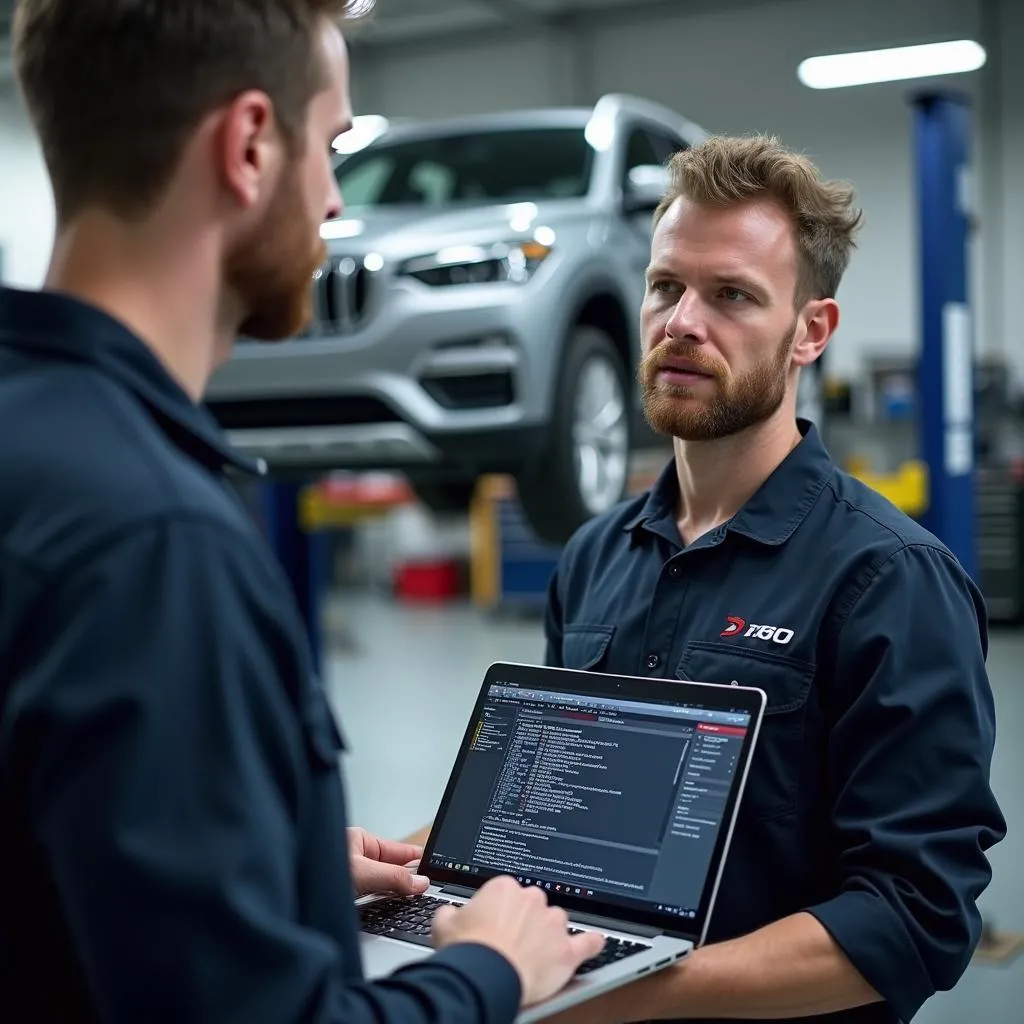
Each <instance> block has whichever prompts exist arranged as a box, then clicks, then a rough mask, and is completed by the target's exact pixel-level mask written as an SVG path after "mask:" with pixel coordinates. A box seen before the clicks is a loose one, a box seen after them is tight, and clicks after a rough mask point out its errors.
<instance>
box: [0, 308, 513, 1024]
mask: <svg viewBox="0 0 1024 1024" xmlns="http://www.w3.org/2000/svg"><path fill="white" fill-rule="evenodd" d="M0 435H2V437H3V441H2V443H0V837H2V838H0V1006H2V1009H0V1017H2V1018H3V1020H5V1021H8V1020H9V1021H11V1022H12V1024H13V1022H15V1021H18V1022H21V1021H47V1022H49V1021H54V1022H56V1021H60V1022H61V1024H80V1022H82V1024H84V1022H89V1024H100V1022H102V1024H139V1022H141V1021H145V1022H147V1024H165V1022H166V1024H234V1022H237V1024H300V1022H303V1024H314V1022H315V1024H370V1022H373V1024H384V1022H387V1024H427V1022H438V1024H440V1022H444V1024H456V1022H457V1024H477V1022H485V1021H486V1022H496V1024H497V1022H500V1024H505V1022H509V1021H511V1020H512V1019H513V1018H514V1016H515V1014H516V1010H517V1007H518V1003H519V998H520V988H519V980H518V976H517V975H516V972H515V971H514V970H513V968H512V967H511V965H509V964H508V962H507V961H506V960H504V959H503V958H502V957H500V956H499V955H498V954H497V953H495V952H493V951H492V950H490V949H488V948H485V947H483V946H477V945H462V946H458V947H453V948H450V949H448V950H446V951H444V952H441V953H440V954H438V955H436V956H434V957H432V958H431V959H430V960H429V961H426V962H423V963H421V964H419V965H417V966H413V967H409V968H407V969H405V970H403V971H400V972H399V973H397V974H396V975H394V976H393V977H392V978H391V979H389V980H387V981H383V982H379V983H376V984H367V983H365V982H364V980H363V975H362V968H361V963H360V956H359V940H358V933H357V930H356V917H355V911H354V906H353V888H352V882H351V878H350V874H349V863H348V853H347V848H346V833H345V824H346V822H345V806H344V802H343V797H342V787H341V783H340V778H339V772H338V756H339V751H340V750H341V747H342V743H341V739H340V736H339V733H338V730H337V727H336V725H335V722H334V719H333V718H332V715H331V711H330V709H329V707H328V704H327V701H326V699H325V697H324V694H323V692H322V690H321V689H320V687H319V685H318V684H317V682H316V680H315V678H314V675H313V672H312V671H311V664H310V656H309V652H308V650H307V645H306V640H305V633H304V630H303V628H302V625H301V623H300V620H299V617H298V614H297V612H296V610H295V607H294V606H293V602H292V597H291V593H290V590H289V584H288V581H287V580H286V579H285V578H284V577H283V574H282V573H281V572H280V571H279V570H278V568H277V565H276V562H275V560H274V558H273V557H272V555H271V553H270V552H269V550H268V549H267V548H266V547H265V546H264V544H263V542H262V539H261V537H260V535H259V533H258V531H257V530H256V529H255V528H254V525H253V523H252V522H251V520H250V518H249V516H248V515H247V513H246V512H245V510H244V509H243V507H242V505H241V503H240V502H239V501H238V500H237V498H236V496H235V492H234V490H233V489H232V488H231V486H230V485H229V484H228V482H227V480H226V477H225V470H226V469H227V468H229V467H237V468H240V469H248V468H251V467H250V466H249V464H248V463H245V462H243V461H242V460H241V459H240V458H239V457H238V456H236V455H235V454H233V453H232V452H231V451H230V450H229V448H228V447H227V445H226V444H225V441H224V439H223V438H222V436H221V435H220V433H219V431H218V430H217V428H216V426H215V425H214V424H213V422H212V420H211V419H209V418H208V416H207V415H206V414H205V413H204V412H203V411H202V410H201V409H200V408H199V407H197V406H196V405H195V404H194V403H193V402H191V401H190V400H189V398H188V397H187V395H186V394H185V393H184V391H182V390H181V389H180V388H179V387H178V386H177V384H176V383H175V382H174V381H173V379H172V378H171V377H170V376H169V375H168V374H167V373H166V372H165V371H164V369H163V367H162V365H161V364H160V363H159V362H158V361H157V359H156V358H155V357H154V356H153V355H152V354H151V352H150V350H149V349H148V348H147V347H145V346H144V345H143V344H142V343H141V342H140V341H139V339H137V338H136V337H135V336H133V335H132V334H131V333H130V332H129V331H128V330H126V329H125V328H124V327H122V326H120V325H119V324H118V323H116V322H115V321H114V320H112V319H110V318H109V317H107V316H106V315H104V314H103V313H101V312H99V311H98V310H96V309H93V308H91V307H88V306H86V305H85V304H82V303H80V302H78V301H76V300H73V299H71V298H68V297H58V296H56V295H52V294H51V295H46V294H37V293H27V292H20V291H15V290H11V289H6V290H0Z"/></svg>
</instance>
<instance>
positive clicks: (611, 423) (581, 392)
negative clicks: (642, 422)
mask: <svg viewBox="0 0 1024 1024" xmlns="http://www.w3.org/2000/svg"><path fill="white" fill-rule="evenodd" d="M629 379H630V378H629V375H628V371H627V368H626V366H625V364H624V362H623V360H622V356H621V355H619V352H618V349H616V347H615V344H614V342H613V341H612V339H611V338H610V337H609V336H608V335H607V334H605V332H604V331H602V330H600V329H598V328H596V327H577V328H575V329H574V330H573V332H572V334H571V335H570V337H569V341H568V343H567V345H566V347H565V354H564V357H563V360H562V367H561V372H560V374H559V379H558V384H557V387H556V390H555V398H554V402H553V405H552V415H551V420H550V423H549V426H548V446H547V450H546V453H545V455H544V456H543V457H542V458H541V459H540V460H538V463H537V464H536V465H534V466H532V467H530V468H529V469H527V470H524V471H523V472H521V473H520V474H519V475H518V477H517V480H516V483H517V486H518V491H519V503H520V505H521V506H522V509H523V511H524V513H525V514H526V518H527V520H528V521H529V523H530V526H531V528H532V529H533V532H534V533H535V534H536V535H537V537H538V539H540V540H542V541H544V542H547V543H549V544H564V543H565V542H566V541H567V540H568V539H569V538H570V537H571V536H572V534H573V533H575V532H576V530H577V529H579V527H580V526H582V525H583V523H585V522H586V521H587V520H588V519H592V518H593V517H594V516H596V515H600V514H601V513H602V512H605V511H607V510H608V509H609V508H612V507H613V506H614V505H616V504H618V503H619V502H620V501H621V500H622V499H623V498H624V497H625V495H626V488H627V484H628V481H629V453H630V450H631V442H632V434H633V430H632V410H631V408H630V388H629ZM602 395H605V396H606V397H607V401H604V402H602V398H601V396H602ZM598 409H600V410H602V411H603V418H602V417H600V416H596V415H594V414H595V413H596V412H597V411H598ZM588 422H589V425H588ZM588 467H589V471H588ZM596 467H600V471H599V472H596V473H595V472H594V470H595V468H596ZM584 477H588V478H589V480H590V481H591V482H592V483H594V484H595V486H593V487H588V486H587V485H586V484H585V483H584Z"/></svg>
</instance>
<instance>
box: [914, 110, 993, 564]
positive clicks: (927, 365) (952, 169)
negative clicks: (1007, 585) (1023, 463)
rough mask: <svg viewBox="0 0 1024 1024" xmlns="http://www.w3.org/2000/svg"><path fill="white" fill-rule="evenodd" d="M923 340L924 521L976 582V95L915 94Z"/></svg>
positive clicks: (920, 388)
mask: <svg viewBox="0 0 1024 1024" xmlns="http://www.w3.org/2000/svg"><path fill="white" fill-rule="evenodd" d="M913 106H914V141H915V149H916V157H917V182H918V218H919V228H918V238H919V246H920V267H921V285H920V287H921V293H920V294H921V319H920V331H921V348H920V362H919V364H918V429H919V445H920V447H921V454H922V458H923V460H924V462H925V463H926V464H927V466H928V493H929V502H928V511H927V513H926V515H925V517H924V519H923V522H924V526H925V527H926V528H927V529H928V530H930V531H931V532H932V533H934V534H935V535H936V536H937V537H938V538H939V540H941V541H942V542H943V543H944V544H945V545H946V546H947V547H948V548H949V549H950V550H951V551H952V552H953V554H954V555H955V556H956V557H957V558H958V559H959V561H960V563H961V564H962V565H963V567H964V569H965V571H966V572H967V573H968V574H969V575H970V576H971V577H972V579H974V580H977V553H976V540H975V536H976V527H975V511H974V507H975V477H974V454H975V447H974V444H975V442H974V389H975V382H974V370H975V359H974V330H973V320H972V317H971V303H970V297H969V294H968V284H967V279H968V258H967V242H968V236H969V232H970V230H971V219H972V216H973V210H972V208H971V203H972V200H973V190H972V187H971V183H972V180H973V178H972V174H971V108H970V100H969V99H968V98H966V97H964V96H960V95H958V94H950V93H929V94H925V95H919V96H915V97H914V100H913Z"/></svg>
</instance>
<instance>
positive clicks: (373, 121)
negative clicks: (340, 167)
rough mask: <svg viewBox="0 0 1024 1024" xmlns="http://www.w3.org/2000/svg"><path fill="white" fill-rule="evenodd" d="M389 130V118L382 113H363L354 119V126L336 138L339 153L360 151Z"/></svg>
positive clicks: (336, 148)
mask: <svg viewBox="0 0 1024 1024" xmlns="http://www.w3.org/2000/svg"><path fill="white" fill-rule="evenodd" d="M387 130H388V119H387V118H386V117H382V116H381V115H380V114H361V115H359V116H358V117H354V118H353V119H352V127H351V128H349V130H348V131H347V132H342V133H341V135H339V136H338V137H337V138H336V139H335V140H334V150H335V152H337V153H344V154H345V155H348V154H350V153H358V152H359V150H361V149H365V148H366V147H367V146H368V145H369V144H370V143H371V142H373V141H374V140H375V139H376V138H378V137H379V136H381V135H383V134H384V133H385V132H386V131H387Z"/></svg>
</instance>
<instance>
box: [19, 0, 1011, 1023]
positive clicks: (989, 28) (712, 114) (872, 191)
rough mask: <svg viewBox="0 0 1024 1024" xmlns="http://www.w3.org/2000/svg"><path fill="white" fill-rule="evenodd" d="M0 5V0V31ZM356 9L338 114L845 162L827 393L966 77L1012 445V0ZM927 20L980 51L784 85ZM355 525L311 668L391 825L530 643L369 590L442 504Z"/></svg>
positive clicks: (900, 336) (901, 286)
mask: <svg viewBox="0 0 1024 1024" xmlns="http://www.w3.org/2000/svg"><path fill="white" fill-rule="evenodd" d="M10 8H11V4H10V3H9V2H5V3H2V4H0V9H3V13H2V14H0V37H2V36H4V35H6V32H5V23H4V18H5V17H6V19H7V24H9V17H10ZM374 22H375V23H374V24H373V25H372V26H370V27H367V28H365V29H362V30H361V31H360V33H359V35H358V36H357V38H356V39H355V40H354V41H353V44H352V51H353V65H354V68H353V99H354V106H355V110H356V113H357V114H380V115H384V116H386V117H403V118H405V117H409V118H417V117H436V116H441V115H449V114H452V115H454V114H469V113H490V112H496V111H502V110H512V109H520V108H529V107H550V106H561V105H577V104H584V105H585V104H590V103H593V102H594V101H595V100H596V99H597V98H598V97H599V96H601V95H602V94H605V93H609V92H628V93H632V94H636V95H638V96H642V97H646V98H648V99H651V100H655V101H658V102H660V103H663V104H665V105H667V106H669V107H671V108H673V109H674V110H677V111H679V112H680V113H681V114H683V115H684V116H686V117H688V118H692V119H693V120H694V121H696V122H697V123H699V124H700V125H701V126H702V127H704V128H706V129H708V130H709V131H712V132H728V133H745V132H751V131H769V132H772V133H774V134H777V135H779V136H780V137H781V139H782V140H783V141H784V142H785V143H786V144H787V145H790V146H792V147H794V148H797V149H800V150H803V151H804V152H806V153H807V154H808V155H809V156H810V157H811V158H812V159H814V160H815V161H816V163H817V164H818V165H819V167H820V168H821V170H822V171H823V173H824V174H826V175H828V176H830V177H841V178H845V179H848V180H850V181H852V182H853V183H854V184H855V186H856V188H857V192H858V198H859V202H860V203H861V204H862V206H863V207H864V209H865V212H866V223H865V226H864V229H863V232H862V234H861V237H860V244H859V250H858V251H857V253H856V254H855V255H854V258H853V262H852V265H851V267H850V270H849V272H848V273H847V275H846V278H845V279H844V282H843V286H842V289H841V292H840V295H839V298H840V301H841V305H842V314H843V315H842V323H841V326H840V328H839V331H838V333H837V335H836V337H835V339H834V340H833V342H832V344H831V345H830V348H829V359H830V362H829V365H828V374H829V377H830V378H834V380H835V381H836V382H838V385H840V387H839V390H840V391H842V389H843V388H845V387H849V388H851V389H853V391H854V392H855V393H856V392H857V388H858V386H859V385H862V384H863V382H864V381H865V379H866V378H870V377H871V375H872V374H873V373H875V372H877V371H878V369H879V368H880V367H885V366H886V365H889V364H892V363H895V364H899V363H900V362H901V361H902V362H904V363H906V362H912V360H913V358H914V355H915V353H916V352H917V350H918V347H919V344H920V327H919V322H918V318H919V314H920V300H919V294H920V270H919V268H920V254H919V252H918V227H917V206H916V203H917V195H916V186H917V181H916V178H915V166H914V149H913V120H912V118H913V112H912V108H911V105H910V102H909V97H910V96H911V95H912V94H913V93H914V92H916V91H917V90H918V89H920V88H922V87H926V86H937V87H941V88H952V89H956V90H958V91H961V92H963V93H966V94H967V95H968V96H969V97H970V99H971V102H972V117H973V136H972V146H973V164H974V194H975V196H976V210H977V217H978V225H977V230H976V232H975V233H974V235H973V237H972V243H971V263H970V291H971V302H972V309H973V316H974V331H975V339H976V354H977V358H978V361H979V363H980V364H985V365H990V366H992V367H994V368H995V370H994V372H995V374H996V376H997V377H999V379H1000V380H1001V381H1002V385H1001V386H1002V387H1004V388H1005V392H1006V397H1007V401H1006V403H1005V408H1006V413H1005V415H1006V417H1007V420H1008V422H1009V424H1010V431H1009V437H1010V441H1009V442H1008V444H1009V451H1008V452H1004V454H1005V455H1006V456H1007V457H1012V456H1014V454H1016V455H1017V456H1018V457H1019V456H1020V455H1021V454H1022V453H1024V444H1021V443H1020V442H1019V438H1020V436H1021V423H1022V421H1024V413H1022V411H1021V409H1022V403H1021V395H1022V393H1024V328H1022V326H1021V322H1020V311H1019V308H1018V307H1019V295H1020V281H1021V280H1022V278H1024V66H1022V64H1021V61H1020V58H1019V53H1020V49H1021V46H1022V44H1024V4H1022V3H1020V2H1019V0H858V2H857V3H855V4H853V3H848V2H843V0H770V2H760V3H755V2H742V0H717V2H714V0H667V2H663V0H659V2H645V0H619V2H609V0H588V2H586V3H584V2H582V0H580V2H576V3H571V2H567V0H475V2H470V0H451V2H449V0H432V2H431V3H429V4H428V3H424V2H423V0H378V3H377V13H376V15H375V18H374ZM947 39H973V40H976V41H977V42H979V43H980V44H981V45H982V46H983V47H984V48H985V50H986V53H987V62H986V64H985V66H984V67H983V68H982V69H981V70H980V71H978V72H975V73H972V74H966V75H960V76H957V77H956V78H955V79H949V80H947V81H942V82H939V81H937V80H931V81H924V82H922V81H915V82H895V83H888V84H880V85H871V86H862V87H858V88H850V89H837V90H825V91H815V90H811V89H808V88H806V87H805V86H803V85H802V84H801V83H800V82H799V81H798V79H797V76H796V67H797V65H798V64H799V62H800V61H801V60H803V59H804V58H806V57H809V56H814V55H819V54H826V53H834V52H839V51H853V50H860V49H874V48H878V47H885V46H898V45H907V44H914V43H921V42H931V41H937V40H947ZM8 52H9V50H8V47H7V44H6V43H3V44H2V46H0V153H2V162H0V174H2V177H0V255H2V260H0V275H2V277H3V280H4V281H6V282H7V283H11V284H16V285H25V286H35V285H38V284H39V283H40V281H41V279H42V275H43V273H44V271H45V265H46V259H47V255H48V251H49V246H50V242H51V238H52V228H53V213H52V205H51V201H50V196H49V190H48V186H47V182H46V179H45V175H44V172H43V166H42V163H41V159H40V154H39V152H38V148H37V146H36V144H35V142H34V140H33V138H32V136H31V134H30V131H29V127H28V125H27V123H26V121H25V118H24V116H23V113H22V111H21V108H20V104H19V101H18V98H17V96H16V94H15V89H14V85H13V82H12V80H11V69H10V61H9V58H8ZM869 390H870V389H869ZM850 422H851V426H850V427H849V431H848V433H846V434H835V435H833V436H834V437H836V438H837V440H838V443H839V444H840V445H841V446H842V448H843V449H844V450H843V451H842V452H837V453H836V454H837V455H839V454H842V455H844V456H847V457H853V456H854V455H855V454H857V453H858V452H865V453H867V454H868V455H869V456H870V458H871V459H874V460H876V461H878V460H881V461H883V462H884V461H885V454H884V453H885V452H886V451H887V450H888V447H887V446H888V445H889V444H890V442H891V443H892V444H894V445H895V446H896V447H897V448H898V449H899V450H900V451H901V453H902V454H901V459H902V458H905V457H906V456H907V455H909V454H913V452H912V451H911V450H910V449H908V447H907V446H908V444H909V445H910V446H911V449H912V447H913V445H914V444H915V443H916V442H914V441H913V439H912V438H911V440H909V441H908V437H907V434H906V431H905V430H903V429H902V428H901V427H900V425H899V424H898V423H896V424H895V425H894V424H892V423H882V424H881V425H879V424H878V423H872V424H868V423H858V422H857V421H856V418H854V419H853V420H851V421H850ZM882 468H883V469H886V470H891V469H893V468H894V467H893V466H892V465H891V464H890V465H886V466H883V467H882ZM396 523H397V524H398V525H396ZM355 533H356V535H357V541H356V548H357V549H358V550H359V551H361V552H362V553H363V562H362V563H361V569H353V568H352V567H351V561H349V562H346V561H345V559H344V558H342V557H339V566H340V568H338V569H337V572H336V575H337V579H336V580H335V583H336V584H338V585H336V586H332V587H331V590H330V597H329V599H328V601H327V602H326V606H325V608H324V609H323V617H324V622H325V634H324V636H325V644H326V667H327V676H328V680H329V685H330V687H331V693H332V696H333V697H334V698H335V699H336V701H337V706H338V710H339V712H340V715H341V718H342V724H343V726H344V728H345V730H346V732H347V734H348V736H349V739H350V746H351V748H352V753H351V756H350V757H349V763H348V767H347V776H348V785H349V792H350V796H351V801H352V807H353V814H354V817H355V820H356V821H357V822H359V823H360V824H363V825H365V826H367V827H369V828H372V829H375V830H378V831H380V832H383V833H385V834H401V833H406V832H409V831H411V830H413V829H415V828H417V827H418V826H420V825H422V824H424V823H425V822H426V821H427V820H429V817H430V815H431V814H432V813H433V809H434V807H435V806H436V803H437V800H438V798H439V796H440V793H441V790H442V788H443V784H444V780H445V777H446V773H447V770H448V766H449V765H450V762H451V759H452V757H453V756H454V753H455V750H456V749H457V746H458V743H459V741H460V739H461V731H462V723H463V722H464V712H466V711H468V708H469V706H470V702H471V701H472V699H473V697H474V695H475V690H476V687H477V684H478V681H479V679H480V676H481V674H482V671H483V669H484V668H485V667H486V665H487V664H488V663H489V662H490V661H492V660H495V659H498V658H507V659H512V660H536V659H538V658H539V657H540V656H541V650H542V647H541V638H540V629H539V625H538V623H537V622H536V620H535V619H532V618H530V617H528V616H527V617H507V616H494V615H492V614H489V613H488V612H487V611H486V610H483V609H481V608H480V607H478V606H476V604H474V602H473V601H467V600H458V599H456V600H451V601H444V602H442V601H439V602H437V603H434V604H424V603H422V602H419V603H415V602H408V601H402V600H401V599H400V595H397V594H396V593H395V592H394V589H393V586H392V584H393V581H394V573H393V571H392V570H393V569H394V564H393V562H392V563H389V565H388V571H387V572H382V571H381V568H380V562H379V560H378V561H374V558H373V557H372V553H379V552H381V551H383V550H389V551H391V553H392V554H394V552H395V551H397V552H398V553H399V555H401V554H402V553H403V552H404V553H406V554H408V553H410V552H415V551H423V550H425V549H426V550H429V549H431V548H432V547H433V549H434V550H435V551H436V550H440V549H443V550H445V551H448V550H459V551H463V550H468V545H469V544H470V543H471V541H472V538H471V537H470V534H471V530H470V527H469V524H468V522H467V521H466V519H465V517H461V518H459V519H458V520H457V521H455V522H451V521H446V522H438V521H437V520H436V519H433V518H432V517H429V516H427V515H426V514H425V513H424V512H422V510H417V509H410V508H406V507H400V508H398V509H397V510H396V511H395V512H394V513H393V514H392V515H391V516H389V517H385V518H381V517H377V518H374V519H373V520H372V521H371V522H370V523H369V524H368V525H366V526H359V527H357V528H356V530H355ZM410 538H411V539H410ZM467 538H468V539H467ZM396 539H397V546H396ZM350 545H351V537H349V544H348V545H346V546H344V547H343V549H342V550H343V551H344V552H348V553H349V554H351V551H352V547H351V546H350ZM367 552H370V553H371V557H368V556H367ZM346 567H347V568H346ZM396 640H397V641H398V642H397V643H396ZM1022 657H1024V635H1022V633H1021V631H1020V628H1019V627H1016V628H1014V627H1012V626H1011V627H1001V628H998V629H997V630H996V633H995V636H994V640H993V651H992V658H991V660H990V665H991V671H992V678H993V685H994V687H995V690H996V696H997V704H998V712H999V725H1000V736H1001V742H1000V745H999V748H998V751H997V763H996V783H997V790H998V792H999V795H1000V797H1001V799H1002V800H1003V802H1004V807H1005V810H1006V814H1007V817H1008V820H1009V825H1010V834H1009V837H1008V838H1007V840H1006V841H1005V842H1004V843H1003V844H1002V845H1001V846H1000V847H999V848H998V849H997V850H996V851H995V853H994V856H993V863H994V865H995V869H996V879H995V882H994V883H993V886H992V888H991V889H990V890H989V892H988V893H986V895H985V897H984V899H983V906H984V907H985V908H986V909H987V911H989V912H990V913H991V921H992V922H993V924H994V925H995V926H996V927H997V928H999V929H1000V930H1008V931H1010V932H1013V931H1024V870H1022V868H1021V867H1020V865H1021V862H1022V858H1021V855H1020V854H1021V850H1022V849H1024V845H1022V841H1021V840H1020V839H1019V837H1018V834H1017V826H1018V825H1020V824H1021V823H1022V822H1024V806H1022V804H1021V797H1020V787H1019V778H1020V776H1021V771H1022V769H1024V755H1022V754H1021V752H1020V749H1019V744H1017V743H1016V736H1017V735H1018V734H1019V732H1020V730H1021V729H1024V696H1022V690H1024V678H1022V676H1021V673H1020V668H1019V666H1020V664H1021V659H1022ZM381 751H384V753H381ZM1022 1002H1024V968H1022V966H1021V963H1020V962H1019V961H1018V962H1013V961H1012V960H1011V961H1007V962H1004V963H1003V964H1002V965H1000V966H995V967H993V966H989V965H987V964H979V965H977V966H975V967H973V968H972V969H971V971H970V972H969V973H968V975H967V977H966V978H965V980H964V982H963V983H962V984H961V985H960V986H959V988H958V989H957V990H956V991H955V992H953V993H951V994H949V995H948V996H942V997H939V998H937V999H935V1000H934V1001H933V1002H932V1003H931V1004H929V1005H928V1006H927V1007H926V1008H925V1009H924V1011H922V1014H921V1016H920V1018H919V1019H920V1020H921V1021H924V1022H925V1024H942V1022H946V1021H949V1022H953V1021H959V1020H960V1019H962V1017H963V1015H964V1014H965V1013H974V1014H980V1015H981V1018H980V1019H984V1020H987V1021H992V1022H999V1024H1002V1022H1007V1024H1012V1022H1014V1021H1019V1020H1020V1019H1021V1017H1020V1006H1021V1005H1022Z"/></svg>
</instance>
